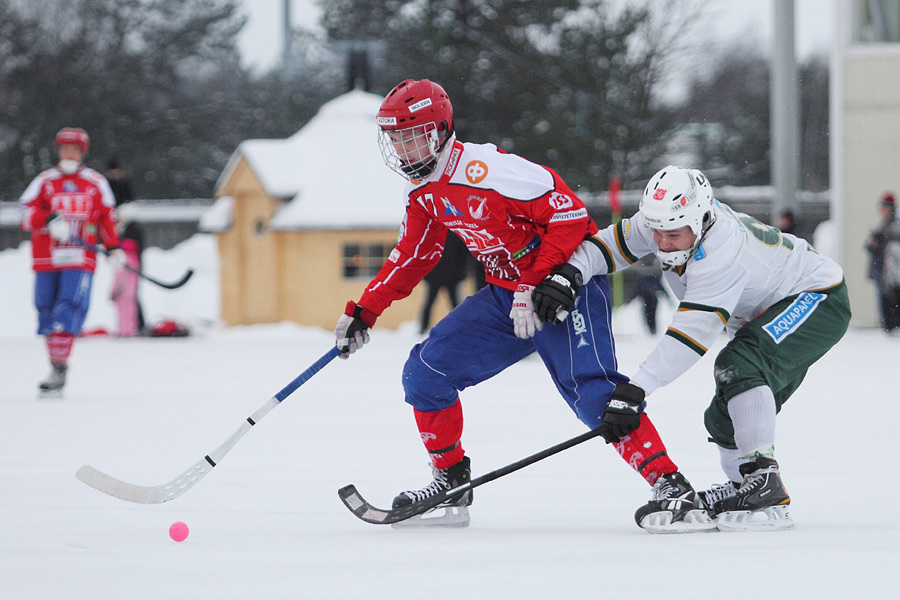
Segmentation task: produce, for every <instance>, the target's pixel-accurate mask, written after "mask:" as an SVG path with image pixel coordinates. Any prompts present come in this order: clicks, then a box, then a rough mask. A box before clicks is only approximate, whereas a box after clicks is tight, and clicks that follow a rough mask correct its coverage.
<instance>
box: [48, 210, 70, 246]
mask: <svg viewBox="0 0 900 600" xmlns="http://www.w3.org/2000/svg"><path fill="white" fill-rule="evenodd" d="M47 233H49V234H50V237H52V238H53V239H54V240H56V241H57V242H59V243H61V244H65V243H66V242H68V241H69V238H70V237H71V236H72V226H71V225H69V222H68V221H66V219H65V217H63V216H62V215H59V214H56V213H52V214H51V215H50V216H49V217H48V218H47Z"/></svg>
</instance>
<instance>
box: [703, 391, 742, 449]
mask: <svg viewBox="0 0 900 600" xmlns="http://www.w3.org/2000/svg"><path fill="white" fill-rule="evenodd" d="M703 424H704V425H705V426H706V431H708V432H709V440H710V441H711V442H715V443H716V444H717V445H718V446H721V447H722V448H731V449H735V448H737V445H736V444H735V443H734V424H733V423H732V422H731V417H730V416H729V415H728V403H727V402H726V401H725V400H723V399H720V398H719V397H718V396H716V397H715V398H713V401H712V402H711V403H710V405H709V407H708V408H707V409H706V412H704V413H703Z"/></svg>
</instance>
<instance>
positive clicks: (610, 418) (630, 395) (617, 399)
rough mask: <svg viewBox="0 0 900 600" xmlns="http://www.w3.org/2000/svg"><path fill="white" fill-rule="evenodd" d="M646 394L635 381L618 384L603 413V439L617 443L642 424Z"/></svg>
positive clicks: (601, 428) (601, 427)
mask: <svg viewBox="0 0 900 600" xmlns="http://www.w3.org/2000/svg"><path fill="white" fill-rule="evenodd" d="M645 395H646V394H645V393H644V390H642V389H641V388H639V387H638V386H636V385H634V384H633V383H620V384H619V385H617V386H616V389H614V390H613V393H612V396H610V398H609V402H608V403H607V405H606V411H605V412H604V413H603V424H602V425H601V426H600V430H601V433H600V435H602V436H603V439H605V440H606V441H607V442H610V443H613V444H616V443H618V442H620V441H622V438H623V437H625V436H626V435H628V434H629V433H631V432H632V431H634V430H635V429H637V428H638V427H640V426H641V413H642V412H644V396H645Z"/></svg>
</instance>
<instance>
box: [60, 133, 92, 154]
mask: <svg viewBox="0 0 900 600" xmlns="http://www.w3.org/2000/svg"><path fill="white" fill-rule="evenodd" d="M63 144H72V145H74V146H78V147H79V148H81V152H82V153H83V154H87V151H88V148H89V147H90V144H91V139H90V138H89V137H88V134H87V132H86V131H85V130H84V129H82V128H80V127H63V128H62V129H60V130H59V133H57V134H56V148H57V149H59V147H60V146H62V145H63Z"/></svg>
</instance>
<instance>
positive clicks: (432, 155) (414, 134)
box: [378, 123, 441, 180]
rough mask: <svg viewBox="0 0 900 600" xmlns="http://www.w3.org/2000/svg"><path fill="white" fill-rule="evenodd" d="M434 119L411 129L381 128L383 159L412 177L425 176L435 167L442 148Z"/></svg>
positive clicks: (400, 171)
mask: <svg viewBox="0 0 900 600" xmlns="http://www.w3.org/2000/svg"><path fill="white" fill-rule="evenodd" d="M438 138H439V136H438V128H437V125H436V124H435V123H426V124H424V125H416V126H415V127H410V128H408V129H397V130H394V131H387V130H385V129H379V130H378V147H379V148H380V149H381V157H382V158H383V159H384V163H385V164H386V165H387V166H388V167H390V168H391V169H392V170H394V171H396V172H397V173H399V174H400V175H402V176H404V177H406V178H407V179H409V180H418V179H424V178H425V177H428V175H430V174H431V172H432V171H434V168H435V166H436V165H437V161H438V156H439V155H440V151H441V144H440V140H439V139H438Z"/></svg>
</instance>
